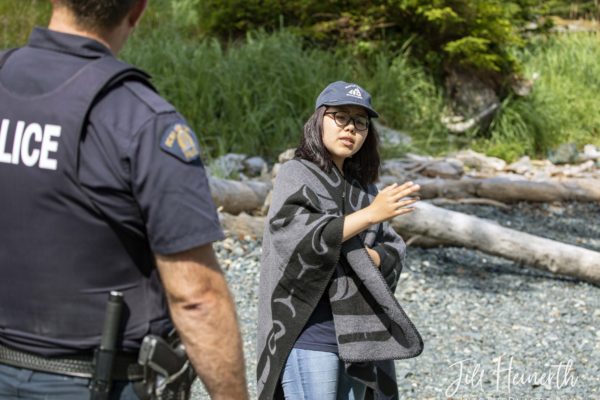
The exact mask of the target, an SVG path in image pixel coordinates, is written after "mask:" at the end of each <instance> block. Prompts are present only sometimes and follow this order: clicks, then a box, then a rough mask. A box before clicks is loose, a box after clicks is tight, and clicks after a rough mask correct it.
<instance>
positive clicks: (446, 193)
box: [381, 176, 600, 203]
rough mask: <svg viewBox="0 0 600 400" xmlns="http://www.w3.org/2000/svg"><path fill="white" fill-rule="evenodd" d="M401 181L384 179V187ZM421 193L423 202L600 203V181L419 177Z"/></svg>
mask: <svg viewBox="0 0 600 400" xmlns="http://www.w3.org/2000/svg"><path fill="white" fill-rule="evenodd" d="M396 181H397V179H396V178H393V177H391V176H385V177H382V182H381V185H382V186H387V185H388V184H391V183H393V182H396ZM415 182H416V183H418V184H419V185H420V186H421V191H420V193H419V195H420V197H421V198H423V199H433V198H437V197H444V198H452V199H460V198H472V197H481V198H486V199H493V200H497V201H501V202H505V203H512V202H517V201H532V202H553V201H584V202H586V201H593V202H595V201H600V180H598V179H550V180H546V181H531V180H527V179H508V178H503V177H494V178H486V179H474V178H466V177H465V178H462V179H440V178H433V179H430V178H419V179H416V180H415Z"/></svg>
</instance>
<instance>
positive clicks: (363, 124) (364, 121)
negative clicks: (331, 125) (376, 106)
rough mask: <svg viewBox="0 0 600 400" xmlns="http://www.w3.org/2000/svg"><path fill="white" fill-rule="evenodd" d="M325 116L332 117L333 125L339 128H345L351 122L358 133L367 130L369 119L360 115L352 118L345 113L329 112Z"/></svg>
mask: <svg viewBox="0 0 600 400" xmlns="http://www.w3.org/2000/svg"><path fill="white" fill-rule="evenodd" d="M325 115H333V120H334V121H335V124H336V125H337V126H339V127H340V128H345V127H346V125H348V124H349V123H350V121H352V122H353V123H354V127H355V128H356V130H358V131H366V130H367V129H369V118H368V117H363V116H362V115H355V116H354V117H352V116H350V114H348V113H347V112H346V111H330V112H326V113H325Z"/></svg>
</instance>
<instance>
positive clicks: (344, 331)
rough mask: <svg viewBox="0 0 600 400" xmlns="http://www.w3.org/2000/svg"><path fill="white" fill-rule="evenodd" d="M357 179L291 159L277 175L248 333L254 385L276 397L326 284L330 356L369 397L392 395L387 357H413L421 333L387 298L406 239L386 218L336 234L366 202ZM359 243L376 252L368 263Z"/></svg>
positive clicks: (261, 394)
mask: <svg viewBox="0 0 600 400" xmlns="http://www.w3.org/2000/svg"><path fill="white" fill-rule="evenodd" d="M376 191H377V189H376V188H375V186H374V185H371V186H369V187H368V188H366V189H365V188H363V187H361V185H360V184H359V183H358V182H357V181H355V180H351V179H347V178H344V176H342V175H341V173H340V172H339V171H338V170H337V169H336V168H332V171H331V172H330V173H325V172H323V171H322V170H321V169H320V168H319V167H318V166H316V165H315V164H313V163H311V162H309V161H306V160H299V159H294V160H291V161H288V162H287V163H285V164H284V165H283V166H282V167H281V169H280V171H279V173H278V175H277V178H276V181H275V186H274V192H273V199H272V203H271V207H270V210H269V213H268V216H267V223H266V224H265V231H264V237H263V254H262V263H261V275H260V287H259V311H258V314H259V315H258V336H257V354H258V364H257V378H258V384H257V390H258V398H259V399H261V400H266V399H273V398H276V397H280V394H281V390H280V384H279V378H280V375H281V372H282V370H283V366H284V365H285V362H286V360H287V357H288V355H289V352H290V351H291V349H292V347H293V345H294V343H295V341H296V338H297V337H298V335H299V334H300V332H301V331H302V328H303V327H304V325H305V324H306V322H307V321H308V319H309V317H310V315H311V314H312V312H313V310H314V309H315V307H316V305H317V302H318V301H319V299H320V298H321V296H322V295H323V293H324V291H325V289H326V288H327V285H328V283H329V282H330V281H331V282H332V284H331V286H330V288H329V298H330V301H331V309H332V313H333V318H334V325H335V330H336V336H337V342H338V346H339V357H340V359H342V360H343V361H345V366H346V370H347V371H348V373H349V374H351V375H352V376H354V377H355V378H356V379H359V380H361V381H363V382H364V383H365V384H366V385H367V387H368V397H369V398H375V399H397V398H398V390H397V385H396V378H395V371H394V363H393V360H394V359H404V358H411V357H416V356H418V355H419V354H420V353H421V352H422V350H423V341H422V339H421V337H420V335H419V333H418V332H417V330H416V328H415V327H414V325H413V324H412V322H411V321H410V320H409V319H408V317H407V316H406V314H405V313H404V311H403V310H402V308H401V307H400V305H399V304H398V302H397V300H396V298H395V297H394V294H393V292H394V290H395V287H396V284H397V282H398V278H399V275H400V271H401V269H402V263H403V261H404V255H405V245H404V241H403V240H402V238H401V237H400V236H399V235H397V234H396V233H395V232H394V231H393V229H392V228H391V227H390V226H389V224H388V223H383V224H379V225H376V226H372V227H371V228H370V229H369V230H367V231H365V232H363V233H361V234H360V235H357V236H355V237H353V238H351V239H349V240H347V241H346V242H344V243H342V230H343V224H344V215H346V214H350V213H352V212H353V211H356V210H359V209H361V208H364V207H365V206H367V205H368V204H369V203H370V201H372V199H373V198H374V196H375V195H376V193H377V192H376ZM365 246H369V247H372V248H376V247H378V246H379V248H380V249H383V250H384V251H385V253H384V254H385V257H384V258H385V262H383V263H382V265H381V267H380V268H377V267H376V266H375V265H374V264H373V261H372V259H371V258H370V257H369V255H368V253H367V251H366V250H365Z"/></svg>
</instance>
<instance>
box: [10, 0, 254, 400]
mask: <svg viewBox="0 0 600 400" xmlns="http://www.w3.org/2000/svg"><path fill="white" fill-rule="evenodd" d="M52 5H53V11H52V17H51V21H50V24H49V28H48V29H42V28H36V29H34V30H33V32H32V33H31V36H30V38H29V42H28V43H27V45H26V46H24V47H22V48H19V49H17V50H15V51H12V52H7V53H4V54H2V56H0V57H1V61H0V188H2V189H1V191H2V193H1V194H0V276H1V279H0V398H3V399H4V398H11V399H12V398H27V399H37V398H40V399H41V398H44V399H61V400H65V399H82V398H88V397H89V390H88V384H89V376H88V375H87V374H86V373H83V372H82V371H83V370H87V369H86V368H87V367H89V363H90V362H91V358H92V351H93V350H94V349H95V348H96V347H98V345H99V342H100V336H101V332H102V326H103V319H104V312H105V308H106V302H107V299H108V295H109V293H110V292H111V291H113V290H118V291H120V292H122V293H123V296H124V300H125V311H124V318H123V321H122V327H121V333H120V340H119V347H120V350H121V353H120V354H118V355H117V359H116V361H115V367H114V374H113V377H114V379H115V381H114V383H113V390H112V396H113V397H112V398H122V399H125V398H136V396H135V395H134V391H133V388H132V387H133V385H132V383H131V382H132V381H135V380H136V379H139V378H140V377H139V376H136V373H135V372H132V371H135V370H136V368H135V362H136V352H137V350H138V349H139V347H140V343H141V340H142V338H143V337H144V336H145V335H147V334H157V335H165V334H166V333H167V332H169V331H170V330H171V329H172V324H173V323H174V325H175V327H176V328H177V331H178V333H179V335H180V337H181V339H182V341H183V343H184V344H185V346H186V349H187V353H188V356H189V359H190V360H191V362H192V364H193V366H194V368H195V370H196V372H197V373H198V375H199V377H200V379H201V380H202V382H203V383H204V385H205V387H206V389H207V391H208V392H209V394H210V395H211V397H212V398H213V399H246V398H247V389H246V385H245V374H244V362H243V355H242V345H241V340H240V334H239V329H238V326H237V321H236V316H235V308H234V303H233V301H232V298H231V296H230V294H229V291H228V289H227V285H226V282H225V280H224V277H223V274H222V271H221V270H220V268H219V266H218V263H217V261H216V258H215V255H214V253H213V249H212V242H213V241H215V240H220V239H222V238H223V234H222V231H221V229H220V225H219V221H218V218H217V215H216V213H215V206H214V204H213V202H212V200H211V197H210V192H209V186H208V182H207V177H206V175H205V171H204V168H203V165H202V163H201V161H200V158H199V147H198V143H197V139H196V136H195V134H194V132H193V131H192V129H191V128H190V127H189V125H188V124H187V123H186V121H185V120H184V118H183V117H182V116H181V115H179V114H178V113H177V111H176V110H175V109H174V108H173V106H172V105H170V104H169V103H168V102H166V101H165V100H164V99H162V98H161V97H160V96H159V95H158V94H156V92H155V91H154V90H153V89H152V87H151V85H150V83H149V82H148V78H147V76H146V75H145V74H144V73H143V72H141V71H139V70H136V69H134V68H132V67H131V66H129V65H126V64H124V63H122V62H120V61H117V59H116V58H115V57H116V55H117V54H118V53H119V51H120V49H121V48H122V46H123V45H124V43H125V42H126V40H127V38H128V37H129V35H130V33H131V32H132V30H133V28H134V26H135V25H136V23H137V22H138V20H139V18H140V17H141V15H142V13H143V11H144V9H145V8H146V5H147V0H119V1H115V0H52ZM169 315H170V317H169Z"/></svg>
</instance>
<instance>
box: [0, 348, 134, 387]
mask: <svg viewBox="0 0 600 400" xmlns="http://www.w3.org/2000/svg"><path fill="white" fill-rule="evenodd" d="M92 362H93V359H92V356H91V355H85V356H69V357H49V358H48V357H42V356H38V355H36V354H32V353H27V352H24V351H20V350H15V349H12V348H10V347H6V346H3V345H2V344H0V364H6V365H11V366H13V367H18V368H25V369H30V370H34V371H40V372H49V373H52V374H60V375H68V376H75V377H78V378H88V379H90V378H91V377H92V374H93V372H94V366H93V363H92ZM112 376H113V379H114V380H123V381H137V380H141V379H143V378H144V370H143V367H142V366H141V365H139V364H138V363H137V355H133V354H124V353H119V354H117V356H116V358H115V363H114V367H113V374H112Z"/></svg>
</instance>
